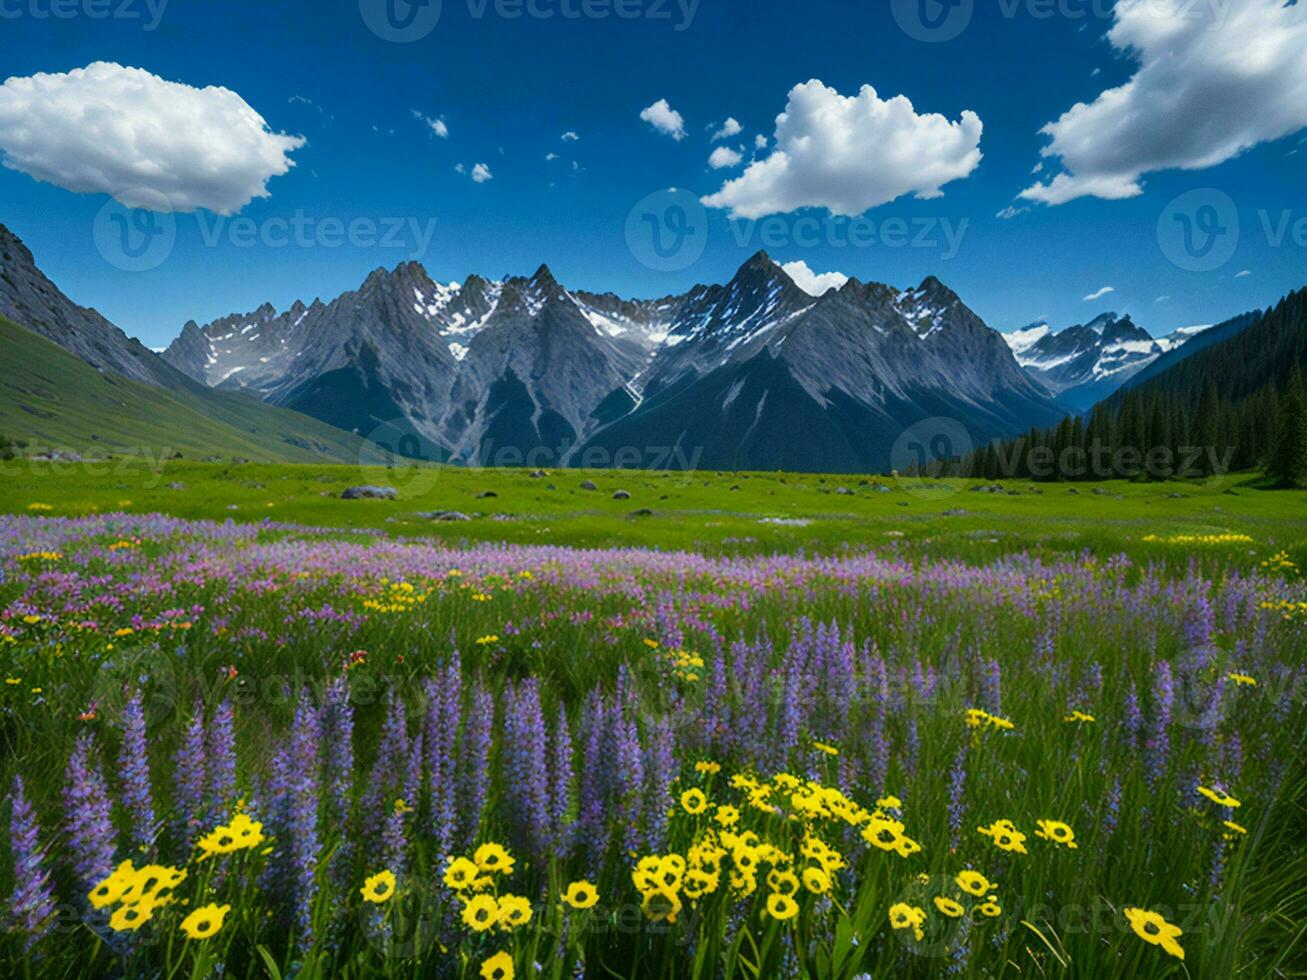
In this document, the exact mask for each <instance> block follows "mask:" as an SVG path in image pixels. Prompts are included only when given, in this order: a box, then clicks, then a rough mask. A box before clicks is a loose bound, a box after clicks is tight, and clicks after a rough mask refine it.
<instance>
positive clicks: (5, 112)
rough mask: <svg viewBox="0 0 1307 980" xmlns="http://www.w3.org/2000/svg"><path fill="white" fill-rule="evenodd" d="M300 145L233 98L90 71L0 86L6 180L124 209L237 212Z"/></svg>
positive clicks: (150, 78)
mask: <svg viewBox="0 0 1307 980" xmlns="http://www.w3.org/2000/svg"><path fill="white" fill-rule="evenodd" d="M303 145H304V139H303V138H302V137H299V136H287V135H285V134H284V133H274V132H273V131H272V130H271V129H269V128H268V124H267V123H266V122H265V121H264V119H263V117H262V116H260V115H259V114H258V113H257V112H255V111H254V110H253V109H252V108H250V106H249V104H248V103H246V101H245V100H244V99H242V98H241V97H240V96H239V95H237V94H236V93H235V92H232V91H231V90H230V89H225V88H215V87H209V88H203V89H198V88H193V87H192V86H190V85H183V84H181V83H179V82H169V81H165V80H164V79H162V78H159V77H158V76H157V75H151V74H150V73H149V72H147V71H143V70H141V69H139V68H125V67H123V66H122V65H118V64H114V63H112V62H104V61H97V62H95V63H94V64H90V65H87V66H86V67H85V68H78V69H76V70H74V71H70V72H67V73H66V74H46V73H44V72H43V73H40V74H36V75H32V76H30V77H27V78H10V79H8V80H6V81H5V83H4V84H3V85H0V150H3V151H4V165H5V166H6V167H8V168H9V169H11V170H18V171H21V172H22V173H25V174H28V175H29V176H31V177H35V178H36V179H37V180H41V181H45V182H47V183H50V184H55V185H57V186H59V187H62V188H64V189H65V190H70V191H75V192H77V193H79V194H111V195H113V196H114V197H115V198H117V199H118V200H119V201H121V202H122V203H123V204H124V205H126V206H127V207H142V208H150V209H152V210H163V209H165V206H164V204H163V199H166V200H167V202H168V206H170V208H171V210H174V211H194V210H196V209H198V208H207V209H208V210H210V211H214V212H216V213H218V214H232V213H233V212H236V211H239V210H240V209H241V208H243V207H244V206H245V205H246V204H248V203H249V202H250V201H251V200H252V199H254V198H256V197H267V196H268V188H267V185H268V181H269V180H270V179H271V178H273V177H278V176H280V175H282V174H284V173H286V172H287V171H289V170H290V168H291V167H292V166H293V165H294V161H293V160H291V159H290V156H289V154H290V153H291V151H293V150H297V149H299V148H300V147H301V146H303Z"/></svg>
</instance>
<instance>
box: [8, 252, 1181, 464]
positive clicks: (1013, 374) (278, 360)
mask: <svg viewBox="0 0 1307 980" xmlns="http://www.w3.org/2000/svg"><path fill="white" fill-rule="evenodd" d="M0 242H2V243H3V245H4V248H3V259H4V268H3V276H2V277H0V314H3V315H5V316H7V317H8V318H9V319H10V320H12V321H13V322H14V323H15V324H18V325H20V326H22V327H26V328H28V329H29V330H32V331H35V332H36V333H38V334H40V335H41V336H42V337H44V338H45V339H46V340H48V341H52V342H53V343H54V344H58V345H60V346H62V347H63V348H64V349H65V350H66V351H67V352H69V353H71V354H73V355H75V356H76V357H77V358H79V359H80V360H82V361H84V362H86V363H88V364H90V365H91V366H92V367H94V368H98V369H99V371H100V375H101V377H118V376H121V377H122V378H124V379H128V380H130V381H131V382H133V383H134V384H136V385H139V386H141V387H143V388H148V387H154V388H161V389H163V390H164V391H165V392H167V393H168V396H169V397H170V398H175V399H184V400H186V401H187V402H188V404H190V405H191V406H193V407H197V408H198V409H199V410H200V411H202V412H205V413H207V414H208V415H209V416H210V417H211V418H215V419H219V420H224V421H229V422H231V423H233V424H235V425H237V426H238V427H239V428H241V429H245V430H248V431H250V432H253V431H254V430H255V429H256V428H258V426H253V425H249V424H247V422H248V421H249V419H248V416H250V414H251V413H254V414H255V415H257V416H258V419H257V421H258V422H259V423H260V424H261V425H263V426H264V427H268V428H271V429H273V430H275V432H272V433H270V435H271V436H272V440H273V444H274V445H275V446H277V447H280V448H281V449H290V450H293V451H294V453H295V454H297V455H298V454H303V453H304V452H322V453H324V454H326V455H330V456H333V457H339V456H342V455H349V454H350V453H351V451H360V452H365V453H366V452H367V451H368V450H367V447H369V446H371V447H377V446H380V447H382V449H383V450H384V451H386V452H395V453H399V454H403V455H407V456H417V457H420V458H426V459H439V460H446V461H452V462H455V463H464V464H477V465H529V466H536V467H544V466H565V465H584V466H589V467H604V466H622V467H627V468H638V467H667V468H690V467H704V468H712V469H732V470H737V469H738V470H744V469H751V470H776V469H784V470H795V471H821V472H884V471H887V470H888V469H890V468H891V466H892V465H893V462H894V460H892V459H891V456H892V449H893V447H894V445H895V443H896V440H899V439H900V437H901V436H902V434H903V433H904V431H905V430H906V429H908V428H909V427H911V426H913V425H914V424H916V423H919V422H921V421H923V420H925V419H935V418H945V419H951V420H955V421H957V422H959V423H961V424H962V425H963V426H965V427H966V429H967V431H968V433H969V435H970V437H971V439H972V441H973V442H974V443H975V444H977V445H982V444H985V443H988V442H989V441H991V440H994V439H1000V438H1004V437H1009V436H1012V435H1015V434H1017V433H1020V432H1024V431H1027V430H1029V429H1030V428H1032V427H1044V426H1049V425H1053V424H1056V423H1057V422H1058V421H1059V420H1060V419H1061V418H1062V417H1063V416H1064V415H1065V414H1066V413H1067V411H1068V410H1072V411H1081V410H1084V409H1085V408H1088V407H1089V406H1090V405H1092V404H1093V403H1094V402H1096V401H1098V400H1101V399H1102V398H1104V397H1107V396H1108V395H1110V394H1112V393H1113V392H1114V391H1115V390H1116V389H1117V388H1118V387H1119V386H1120V385H1122V384H1124V383H1125V382H1126V381H1128V380H1129V379H1130V378H1132V377H1134V376H1135V375H1137V374H1139V372H1141V371H1143V370H1144V369H1145V368H1147V367H1148V366H1149V365H1150V364H1152V363H1153V362H1155V361H1156V360H1157V359H1158V358H1160V357H1162V356H1163V355H1164V354H1167V352H1170V351H1176V349H1177V348H1178V347H1179V346H1180V345H1181V344H1183V343H1185V342H1186V341H1187V340H1188V339H1189V337H1190V336H1194V335H1196V331H1182V332H1180V333H1178V334H1175V335H1172V336H1171V337H1168V338H1165V339H1162V340H1154V339H1153V338H1152V337H1151V336H1150V335H1149V334H1147V333H1146V332H1144V331H1143V330H1142V329H1140V328H1139V327H1137V326H1135V325H1134V324H1133V323H1132V322H1131V321H1130V320H1129V319H1128V318H1124V319H1118V318H1116V317H1114V316H1111V315H1109V316H1106V317H1100V318H1099V319H1098V320H1095V321H1094V322H1092V323H1090V324H1088V325H1087V326H1084V327H1074V328H1070V329H1068V330H1065V331H1062V332H1059V333H1054V332H1052V331H1051V330H1050V329H1049V328H1048V327H1047V326H1046V325H1037V326H1036V327H1033V328H1030V329H1027V330H1024V331H1020V332H1018V333H1016V334H1012V335H1006V336H1005V335H1003V334H1001V333H999V332H998V331H996V330H994V329H992V328H990V327H989V326H987V325H986V324H985V323H984V322H983V321H982V320H981V318H980V317H979V316H977V315H976V314H975V313H974V312H973V311H972V310H971V309H969V308H968V307H967V305H966V304H965V303H964V302H963V301H962V299H961V298H959V297H958V295H957V294H956V293H954V292H953V291H952V290H951V289H949V288H948V287H947V286H946V285H945V284H944V283H942V282H940V281H939V280H938V279H936V278H934V277H929V278H927V279H926V280H925V281H924V282H922V283H921V284H920V285H919V286H917V287H915V288H911V289H907V290H900V289H897V288H895V287H892V286H888V285H882V284H879V283H874V282H861V281H859V280H857V279H850V280H849V281H848V282H847V283H845V284H844V285H843V286H842V287H840V288H831V289H830V290H828V291H827V292H826V293H825V294H824V295H822V296H813V295H810V294H809V293H808V292H805V291H804V290H803V289H801V288H800V287H799V286H798V285H797V284H796V283H795V282H794V280H793V279H791V278H790V277H789V276H788V275H787V274H786V273H785V271H784V270H783V269H782V268H781V267H780V266H779V265H778V264H777V263H776V262H774V261H773V260H772V259H771V258H770V257H769V256H768V255H767V254H766V253H763V252H759V253H758V254H756V255H754V256H753V257H752V258H750V259H749V260H748V261H747V262H745V263H744V265H743V266H741V267H740V269H739V270H738V272H737V273H736V274H735V276H734V278H732V279H731V281H730V282H728V283H726V284H724V285H699V286H695V287H694V288H692V289H690V290H689V291H688V292H686V293H684V294H681V295H676V296H667V297H663V298H661V299H652V300H631V299H622V298H619V297H618V296H616V295H613V294H611V293H604V294H598V293H590V292H583V291H577V290H569V289H567V288H566V287H564V286H563V285H561V284H560V283H559V282H558V281H557V280H556V279H555V278H554V276H553V274H552V273H551V272H550V270H549V269H548V268H547V267H546V266H541V267H540V268H539V269H537V270H536V272H535V273H534V274H533V275H532V276H530V277H529V278H528V277H505V278H502V279H486V278H481V277H479V276H471V277H469V278H468V279H467V280H466V281H464V282H461V283H457V282H455V283H448V284H442V283H438V282H435V281H434V280H432V279H431V277H430V276H429V275H428V274H427V272H426V270H425V269H424V268H423V267H422V266H421V265H420V264H418V263H416V262H408V263H404V264H401V265H399V266H397V267H396V268H394V269H393V270H386V269H377V270H376V271H374V272H373V273H371V274H370V275H369V276H368V277H367V278H366V280H365V281H364V282H363V283H362V285H360V286H359V288H358V289H356V290H354V291H351V292H347V293H345V294H343V295H341V296H339V297H337V298H335V299H334V300H331V301H330V302H324V301H322V300H320V299H315V300H313V301H312V302H310V303H303V302H296V303H294V304H293V305H292V306H291V307H290V308H289V309H285V310H280V311H279V310H277V309H275V308H274V307H273V306H271V305H270V304H265V305H263V306H261V307H259V308H258V309H256V310H254V311H252V312H249V313H243V314H233V315H231V316H226V317H223V318H221V319H218V320H215V321H213V322H211V323H208V324H206V325H204V326H200V325H199V324H197V323H195V322H189V323H187V324H186V325H185V326H184V327H183V329H182V331H181V333H180V335H179V336H178V337H177V338H176V339H175V340H174V341H173V342H172V344H171V345H170V346H169V347H168V348H167V349H166V351H164V352H163V353H162V355H161V356H160V355H157V354H155V353H154V352H152V351H150V350H148V349H147V348H145V347H144V346H142V345H141V344H139V343H138V342H136V341H134V340H130V339H129V338H128V337H127V335H126V334H125V333H123V331H121V330H119V329H118V328H117V327H116V326H114V325H113V324H111V323H109V322H108V321H107V320H106V319H105V318H104V317H102V316H101V315H100V314H98V313H96V312H95V311H93V310H88V309H85V308H83V307H80V306H77V305H76V304H75V303H73V302H72V301H71V300H69V299H68V298H67V297H65V296H64V295H63V294H62V293H61V292H60V291H59V290H58V288H57V287H55V286H54V284H53V283H51V282H50V280H49V279H47V278H46V277H45V276H44V275H43V274H42V273H41V272H40V271H39V269H38V268H37V266H36V264H35V261H34V260H33V259H32V256H31V254H30V252H28V250H27V249H26V248H25V246H23V244H22V243H21V242H20V241H19V240H18V239H17V238H16V237H15V236H13V235H12V234H11V233H10V232H8V230H7V229H3V228H2V227H0ZM15 349H17V348H15ZM260 408H261V409H263V412H262V414H259V412H258V409H260ZM233 412H238V417H236V418H228V416H231V415H232V413H233ZM224 413H225V414H224ZM277 413H279V414H277ZM144 414H157V413H149V412H145V413H144ZM342 430H343V431H342ZM327 433H332V434H334V437H335V438H327V437H326V435H325V434H327ZM360 437H362V438H360ZM351 440H352V442H351ZM360 446H362V447H364V448H363V449H362V450H358V449H357V447H360ZM350 447H354V448H353V449H351V448H350ZM217 448H219V449H220V448H221V447H217ZM243 448H248V447H243ZM257 448H258V447H255V450H256V451H257Z"/></svg>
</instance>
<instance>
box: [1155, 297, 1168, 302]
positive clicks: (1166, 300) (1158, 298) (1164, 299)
mask: <svg viewBox="0 0 1307 980" xmlns="http://www.w3.org/2000/svg"><path fill="white" fill-rule="evenodd" d="M1170 299H1171V297H1170V296H1159V297H1157V299H1155V300H1153V302H1154V303H1166V302H1169V301H1170Z"/></svg>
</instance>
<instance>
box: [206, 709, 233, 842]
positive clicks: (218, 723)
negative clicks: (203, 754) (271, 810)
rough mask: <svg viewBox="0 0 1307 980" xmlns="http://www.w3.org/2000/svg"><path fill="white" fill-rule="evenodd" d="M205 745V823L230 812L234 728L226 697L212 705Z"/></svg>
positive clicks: (218, 820) (231, 802)
mask: <svg viewBox="0 0 1307 980" xmlns="http://www.w3.org/2000/svg"><path fill="white" fill-rule="evenodd" d="M205 747H206V749H207V750H208V759H207V767H208V773H207V782H208V795H209V823H210V824H216V823H219V822H221V821H223V820H226V819H227V818H228V817H229V816H230V813H231V806H232V804H233V803H234V802H235V800H236V731H235V718H234V716H233V712H232V705H231V701H230V700H229V699H225V700H223V702H222V703H221V704H219V705H218V707H217V708H216V709H214V712H213V718H212V720H210V722H209V729H208V731H207V732H206V733H205Z"/></svg>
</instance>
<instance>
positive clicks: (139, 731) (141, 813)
mask: <svg viewBox="0 0 1307 980" xmlns="http://www.w3.org/2000/svg"><path fill="white" fill-rule="evenodd" d="M122 727H123V742H122V748H121V750H120V751H119V754H118V773H119V781H120V785H121V787H122V797H123V806H124V807H126V809H127V815H128V817H129V818H130V820H131V831H130V834H131V841H132V843H133V844H134V845H135V846H136V847H137V848H138V849H139V850H140V851H142V852H145V851H148V850H150V848H151V847H152V846H153V845H154V838H155V835H156V834H157V833H158V831H159V827H158V823H157V822H156V821H155V818H154V798H153V795H152V793H151V790H150V759H149V755H148V753H147V751H146V737H145V712H144V711H143V710H142V708H141V692H140V691H138V690H137V691H132V693H131V694H130V695H129V696H128V698H127V703H126V704H125V705H123V716H122Z"/></svg>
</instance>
